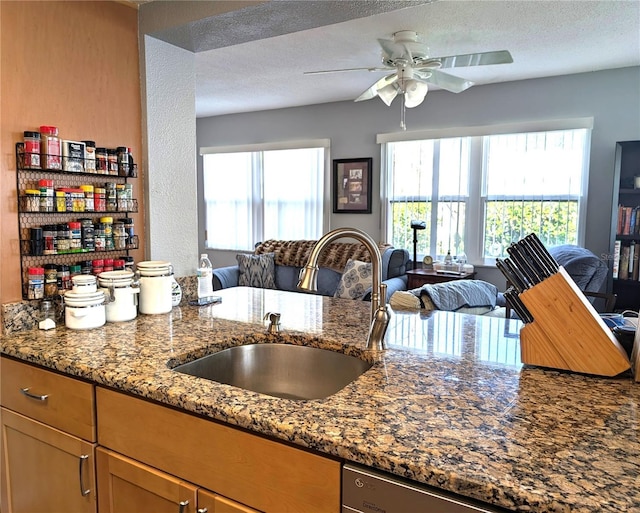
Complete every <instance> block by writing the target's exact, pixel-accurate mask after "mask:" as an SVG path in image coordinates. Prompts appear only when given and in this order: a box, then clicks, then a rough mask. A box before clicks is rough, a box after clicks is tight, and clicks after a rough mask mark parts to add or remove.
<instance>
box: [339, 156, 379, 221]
mask: <svg viewBox="0 0 640 513" xmlns="http://www.w3.org/2000/svg"><path fill="white" fill-rule="evenodd" d="M372 162H373V160H372V159H371V158H361V159H334V161H333V213H334V214H370V213H371V165H372Z"/></svg>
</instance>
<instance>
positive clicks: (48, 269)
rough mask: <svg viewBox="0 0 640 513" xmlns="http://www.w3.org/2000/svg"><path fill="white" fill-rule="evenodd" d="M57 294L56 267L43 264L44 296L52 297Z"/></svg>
mask: <svg viewBox="0 0 640 513" xmlns="http://www.w3.org/2000/svg"><path fill="white" fill-rule="evenodd" d="M57 294H58V266H57V265H56V264H45V266H44V295H45V297H53V296H55V295H57Z"/></svg>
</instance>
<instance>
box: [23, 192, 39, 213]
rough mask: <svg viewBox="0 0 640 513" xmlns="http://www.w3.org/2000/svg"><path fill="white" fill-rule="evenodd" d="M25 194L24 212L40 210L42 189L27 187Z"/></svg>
mask: <svg viewBox="0 0 640 513" xmlns="http://www.w3.org/2000/svg"><path fill="white" fill-rule="evenodd" d="M24 195H25V205H24V212H40V189H27V190H25V191H24Z"/></svg>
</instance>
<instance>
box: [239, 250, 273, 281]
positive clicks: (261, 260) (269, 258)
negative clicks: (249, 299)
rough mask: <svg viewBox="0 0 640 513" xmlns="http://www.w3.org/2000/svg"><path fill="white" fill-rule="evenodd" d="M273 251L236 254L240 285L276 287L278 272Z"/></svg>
mask: <svg viewBox="0 0 640 513" xmlns="http://www.w3.org/2000/svg"><path fill="white" fill-rule="evenodd" d="M273 256H274V254H273V253H264V254H262V255H236V260H237V261H238V271H239V273H240V274H239V276H238V285H239V286H241V287H242V286H244V287H256V288H260V289H275V288H276V278H275V276H276V274H275V263H274V258H273Z"/></svg>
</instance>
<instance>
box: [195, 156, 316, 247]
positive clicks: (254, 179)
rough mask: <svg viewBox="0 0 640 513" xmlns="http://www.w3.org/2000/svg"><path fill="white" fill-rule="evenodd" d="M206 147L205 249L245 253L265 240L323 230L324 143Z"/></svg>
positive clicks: (311, 235) (305, 235)
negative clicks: (238, 148)
mask: <svg viewBox="0 0 640 513" xmlns="http://www.w3.org/2000/svg"><path fill="white" fill-rule="evenodd" d="M241 150H242V151H229V149H227V148H220V149H217V148H205V149H203V150H202V154H203V185H204V202H205V223H206V226H205V230H206V236H205V239H206V240H205V247H206V248H209V249H228V250H240V251H247V250H251V249H253V247H254V245H255V244H256V243H257V242H260V241H264V240H268V239H284V240H296V239H318V238H320V236H321V235H322V233H323V220H324V180H325V176H326V175H327V173H326V172H325V170H326V167H327V164H326V161H327V157H326V155H325V153H326V145H322V146H316V147H299V148H284V149H280V148H277V149H261V148H259V149H257V150H254V151H246V148H242V149H241Z"/></svg>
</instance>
